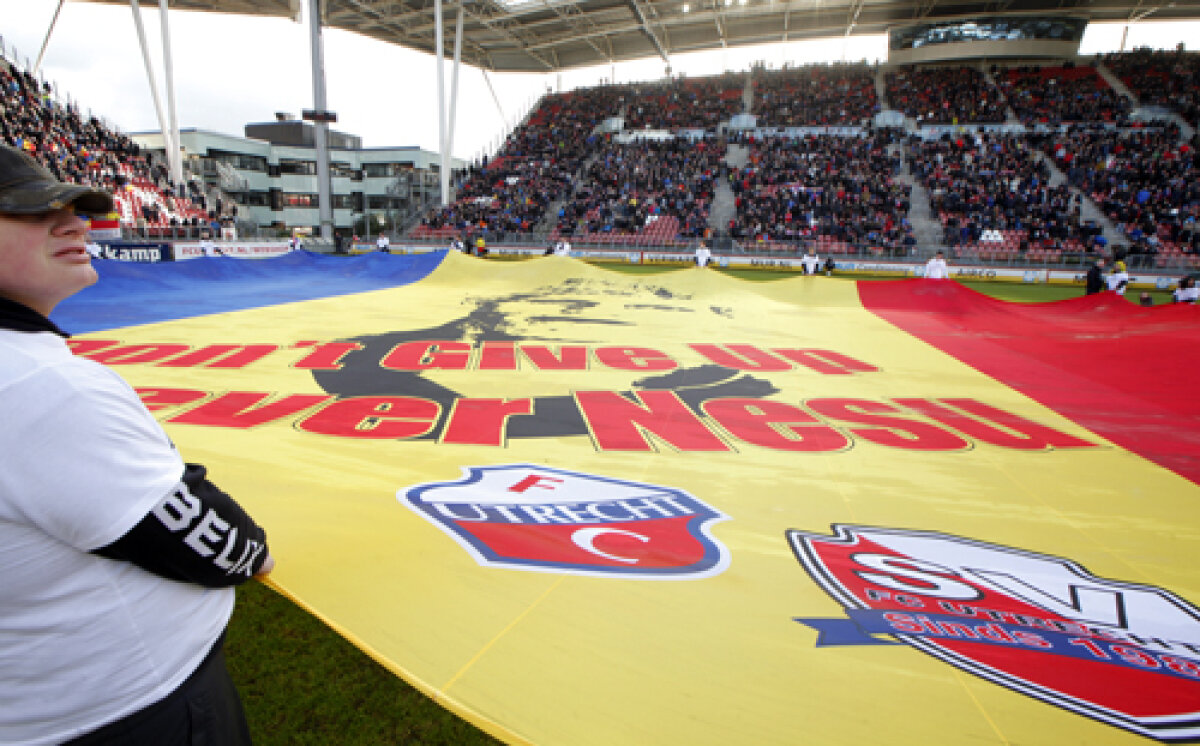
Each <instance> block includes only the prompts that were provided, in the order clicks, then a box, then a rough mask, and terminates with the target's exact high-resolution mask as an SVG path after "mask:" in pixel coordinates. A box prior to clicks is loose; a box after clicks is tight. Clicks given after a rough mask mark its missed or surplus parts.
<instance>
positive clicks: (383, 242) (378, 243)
mask: <svg viewBox="0 0 1200 746" xmlns="http://www.w3.org/2000/svg"><path fill="white" fill-rule="evenodd" d="M391 244H392V240H391V239H390V238H388V237H387V236H382V235H381V236H380V237H379V238H377V239H375V248H377V249H379V250H380V251H386V250H387V248H388V246H391Z"/></svg>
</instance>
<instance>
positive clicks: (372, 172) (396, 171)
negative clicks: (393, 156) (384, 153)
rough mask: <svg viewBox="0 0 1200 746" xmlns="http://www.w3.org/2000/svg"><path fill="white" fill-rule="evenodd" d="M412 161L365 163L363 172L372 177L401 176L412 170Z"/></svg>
mask: <svg viewBox="0 0 1200 746" xmlns="http://www.w3.org/2000/svg"><path fill="white" fill-rule="evenodd" d="M412 167H413V164H411V163H364V164H363V173H364V174H366V175H367V176H368V177H371V178H387V177H389V176H400V175H402V174H406V173H408V172H409V171H411V170H412Z"/></svg>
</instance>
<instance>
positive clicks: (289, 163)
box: [279, 159, 317, 176]
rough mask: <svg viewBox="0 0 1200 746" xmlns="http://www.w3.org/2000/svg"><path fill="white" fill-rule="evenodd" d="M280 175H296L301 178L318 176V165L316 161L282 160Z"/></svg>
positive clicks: (280, 162)
mask: <svg viewBox="0 0 1200 746" xmlns="http://www.w3.org/2000/svg"><path fill="white" fill-rule="evenodd" d="M279 173H281V174H296V175H300V176H316V175H317V164H316V162H314V161H294V160H290V159H281V160H280V161H279Z"/></svg>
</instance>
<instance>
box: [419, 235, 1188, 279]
mask: <svg viewBox="0 0 1200 746" xmlns="http://www.w3.org/2000/svg"><path fill="white" fill-rule="evenodd" d="M478 235H482V236H483V238H484V240H485V241H486V242H487V245H488V246H489V247H491V248H501V247H505V246H508V247H539V248H549V247H551V246H553V245H554V243H556V242H557V241H559V240H560V237H559V236H557V235H552V234H549V233H512V232H503V233H502V232H484V233H482V234H480V233H478V232H471V231H449V230H446V229H442V230H440V231H438V233H437V235H432V236H425V237H419V238H413V237H404V238H402V239H400V241H401V242H403V243H404V244H407V245H416V246H433V247H436V248H444V247H445V246H446V243H447V241H448V240H449V238H450V237H451V236H463V237H470V238H473V237H475V236H478ZM566 238H567V240H569V241H570V242H571V246H572V248H575V249H592V250H608V251H674V252H678V251H685V252H691V251H694V250H695V249H696V247H697V245H698V244H699V242H700V239H697V238H680V239H673V240H666V241H664V240H661V239H647V238H644V237H640V236H636V235H622V236H612V235H609V236H602V235H597V234H589V235H587V236H567V237H566ZM707 240H708V241H710V245H712V247H713V253H714V254H717V255H720V254H729V255H735V256H750V257H762V258H764V259H766V258H788V259H798V258H800V257H802V256H804V255H805V254H806V253H809V252H811V253H813V254H815V255H817V256H818V257H820V259H821V261H822V262H823V261H825V260H826V259H827V258H829V259H832V260H833V262H834V264H835V265H836V264H837V263H838V262H854V263H863V262H867V263H870V262H881V263H888V262H891V263H905V264H910V265H911V264H913V263H924V262H925V261H926V260H928V259H929V258H930V257H932V256H933V255H934V253H935V249H932V248H927V247H919V246H881V245H879V244H856V243H850V242H843V241H829V240H803V241H769V242H761V241H745V240H739V239H731V238H716V239H707ZM467 243H469V241H467ZM1100 256H1101V255H1099V254H1095V253H1089V252H1084V251H1059V252H1052V251H1040V250H1031V251H1028V252H1020V251H1016V250H1013V251H999V250H996V251H991V250H988V249H975V248H961V249H953V248H952V249H951V250H950V251H949V252H947V261H948V262H949V263H950V264H951V266H952V267H953V266H956V265H957V266H972V267H984V268H995V269H1000V268H1006V269H1048V270H1061V271H1080V272H1083V271H1086V270H1087V268H1089V267H1091V266H1092V265H1093V264H1094V263H1095V261H1096V259H1097V258H1098V257H1100ZM1106 258H1109V257H1106ZM1123 261H1124V262H1125V264H1126V266H1127V267H1128V268H1129V269H1130V270H1131V271H1136V272H1139V273H1141V274H1149V275H1180V274H1186V273H1189V272H1196V271H1200V255H1198V254H1159V255H1156V256H1155V255H1145V254H1130V255H1127V256H1125V257H1124V258H1123ZM1110 265H1111V262H1110Z"/></svg>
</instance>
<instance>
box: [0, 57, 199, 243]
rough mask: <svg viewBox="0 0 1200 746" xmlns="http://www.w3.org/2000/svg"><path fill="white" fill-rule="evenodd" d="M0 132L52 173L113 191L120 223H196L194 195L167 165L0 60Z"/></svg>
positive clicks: (6, 141) (37, 81) (47, 85)
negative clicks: (120, 211)
mask: <svg viewBox="0 0 1200 746" xmlns="http://www.w3.org/2000/svg"><path fill="white" fill-rule="evenodd" d="M0 139H2V140H3V141H4V142H5V143H7V144H9V145H13V146H15V147H18V148H21V149H23V150H25V151H26V152H28V153H29V154H30V155H32V156H33V157H35V158H37V160H38V161H40V162H41V163H42V164H43V165H45V166H46V168H48V169H49V170H50V171H51V173H53V174H54V175H55V177H56V178H58V179H61V180H63V181H67V182H74V183H79V184H88V185H91V186H95V187H99V188H101V189H105V190H108V191H110V192H113V194H114V196H115V197H116V199H117V202H118V206H119V207H121V208H123V210H124V212H125V215H124V217H126V218H127V222H128V223H130V224H133V225H136V226H138V227H140V228H142V229H144V228H145V227H146V226H147V225H162V226H166V225H176V224H183V223H188V224H197V225H199V224H200V222H201V217H202V216H204V211H203V210H202V209H201V207H200V206H199V205H197V204H195V203H194V202H193V197H195V198H197V199H199V198H201V195H199V194H198V193H196V192H194V191H193V190H192V189H189V187H187V186H185V185H176V184H174V183H172V182H171V180H170V179H169V178H168V173H167V169H166V167H165V166H163V165H162V164H161V163H159V162H157V161H154V160H153V159H151V158H150V156H149V154H148V153H146V152H144V151H143V150H142V148H141V147H139V146H138V144H137V143H135V142H134V141H133V140H132V139H130V138H129V137H127V136H126V135H124V134H122V133H120V132H117V131H115V130H113V129H110V128H109V127H107V126H106V125H105V124H104V123H103V122H101V121H100V120H99V119H97V118H95V117H87V116H83V115H82V114H81V113H80V112H79V110H78V109H77V108H76V107H75V106H74V105H72V104H70V103H60V102H59V101H57V100H56V98H55V96H54V95H53V92H52V90H51V87H50V85H49V84H48V83H44V82H41V81H39V80H38V79H37V78H35V77H34V76H33V75H30V74H29V73H28V72H25V71H22V70H19V69H17V68H16V67H14V66H12V65H10V64H9V63H8V62H7V61H5V60H0ZM135 190H136V191H137V192H138V195H139V196H138V197H137V199H136V200H135V199H133V198H132V197H131V193H132V192H134V191H135ZM143 195H144V197H143ZM135 206H136V208H137V209H134V207H135Z"/></svg>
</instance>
